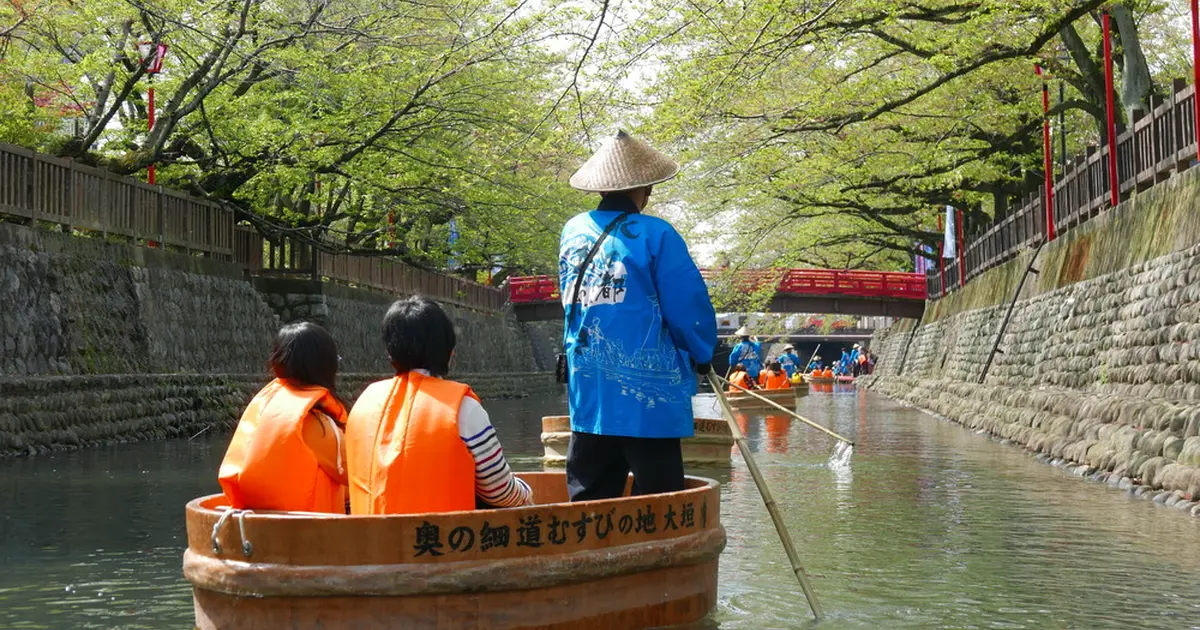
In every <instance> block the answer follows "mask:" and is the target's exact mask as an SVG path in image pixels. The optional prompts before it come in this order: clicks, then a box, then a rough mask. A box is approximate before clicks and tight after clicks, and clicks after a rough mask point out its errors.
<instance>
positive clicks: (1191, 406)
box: [866, 173, 1200, 513]
mask: <svg viewBox="0 0 1200 630" xmlns="http://www.w3.org/2000/svg"><path fill="white" fill-rule="evenodd" d="M1176 179H1177V181H1174V182H1172V183H1169V184H1167V185H1165V186H1163V187H1160V188H1161V190H1159V189H1156V190H1158V192H1157V193H1156V196H1150V195H1143V196H1141V197H1139V198H1138V199H1137V200H1136V201H1137V203H1134V204H1125V205H1124V206H1123V207H1121V208H1118V209H1116V210H1114V211H1111V212H1110V213H1109V216H1105V217H1103V218H1101V219H1097V220H1095V221H1094V223H1093V224H1090V225H1087V226H1084V227H1083V228H1081V229H1078V230H1076V231H1075V232H1074V233H1070V234H1068V236H1067V238H1064V239H1060V240H1058V241H1055V242H1054V243H1051V244H1049V245H1047V246H1046V248H1045V251H1043V252H1042V253H1041V255H1040V256H1039V258H1038V260H1037V263H1036V266H1037V267H1039V268H1040V269H1041V276H1040V277H1039V278H1037V279H1036V280H1035V281H1034V282H1033V283H1031V285H1030V286H1029V287H1027V288H1026V289H1025V290H1024V291H1022V294H1021V297H1020V299H1019V300H1018V301H1017V303H1016V306H1015V308H1014V310H1013V316H1012V320H1011V322H1010V324H1009V326H1008V329H1007V330H1006V332H1005V335H1004V338H1003V340H1002V342H1001V344H1000V349H1001V351H1002V353H999V354H997V355H996V357H995V360H994V362H993V364H992V366H991V369H990V370H989V371H988V372H987V375H986V379H984V380H983V383H982V384H981V383H979V382H978V381H979V378H980V375H981V374H983V370H984V366H985V364H986V362H987V358H988V354H989V353H990V351H991V348H992V345H993V343H994V340H995V338H996V335H997V333H998V332H999V327H1000V324H1001V321H1002V320H1003V317H1004V313H1005V311H1006V310H1007V308H1008V304H1007V300H1006V296H1008V299H1011V294H1012V291H1013V290H1014V289H1015V286H1016V285H1015V279H1016V278H1018V277H1019V274H1020V273H1022V272H1023V271H1024V268H1025V264H1026V263H1027V262H1028V256H1029V255H1031V254H1027V255H1026V256H1025V257H1023V258H1022V259H1019V260H1017V261H1013V262H1010V263H1008V264H1007V265H1004V266H1002V267H1000V268H998V269H995V270H993V271H989V272H988V273H986V274H984V275H982V276H980V277H979V278H976V279H975V280H973V281H972V282H971V283H970V284H968V287H967V289H968V290H969V292H968V291H966V290H964V291H962V292H960V293H961V294H957V295H956V294H952V295H951V296H950V297H948V298H945V299H943V300H939V303H934V304H933V305H931V306H930V308H928V309H927V315H928V316H929V319H930V320H931V321H930V322H929V323H926V324H924V325H922V326H921V327H920V328H918V329H917V330H916V331H915V334H913V328H912V323H911V322H910V323H908V324H906V325H897V326H893V327H891V328H889V329H886V330H884V331H881V332H879V333H878V334H877V335H876V337H875V339H874V340H873V342H872V348H873V349H874V350H875V351H876V353H877V354H878V355H879V356H880V363H879V366H878V369H877V371H876V374H875V376H874V377H872V378H871V379H870V380H867V381H866V386H867V387H870V388H873V389H876V390H878V391H881V392H883V393H886V394H888V395H890V396H892V397H895V398H899V399H902V400H905V401H908V402H910V403H913V404H915V405H917V406H920V407H923V408H926V409H929V410H931V411H933V412H935V413H937V414H939V415H942V416H944V417H947V418H950V419H952V420H954V421H956V422H959V423H962V424H963V425H965V426H967V427H970V428H972V429H977V430H983V431H986V432H987V433H989V434H991V435H993V436H996V437H997V438H1000V439H1003V440H1007V441H1011V442H1013V443H1016V444H1020V445H1023V446H1025V447H1026V448H1028V449H1030V450H1032V451H1035V452H1037V453H1039V454H1040V455H1041V456H1042V457H1044V458H1046V459H1048V460H1052V461H1054V462H1056V463H1059V464H1061V465H1064V466H1072V467H1074V470H1075V471H1076V472H1077V473H1078V474H1080V475H1087V476H1090V477H1093V478H1095V479H1097V480H1103V481H1106V482H1108V483H1110V484H1112V485H1114V486H1123V487H1126V488H1128V489H1130V490H1131V491H1134V492H1135V493H1137V494H1139V495H1141V496H1146V497H1152V498H1155V499H1156V500H1159V501H1161V502H1167V503H1171V504H1172V505H1175V506H1177V507H1180V508H1181V509H1193V508H1195V509H1196V511H1197V512H1198V513H1200V507H1198V506H1197V505H1196V503H1194V502H1195V501H1196V500H1200V245H1195V244H1191V245H1187V244H1186V243H1184V242H1182V241H1179V240H1178V239H1176V238H1175V237H1176V236H1177V235H1178V234H1179V233H1185V234H1196V235H1197V236H1198V237H1200V230H1197V229H1196V226H1198V225H1200V216H1197V213H1195V212H1194V211H1190V212H1187V213H1183V212H1182V210H1181V209H1184V208H1188V207H1191V205H1192V204H1194V202H1196V201H1200V192H1197V186H1196V181H1197V180H1196V177H1195V174H1194V173H1189V174H1185V175H1184V176H1180V177H1177V178H1176ZM1153 201H1157V202H1158V203H1157V205H1156V204H1154V203H1151V202H1153ZM1164 226H1165V227H1164ZM1167 228H1171V229H1167ZM1155 231H1160V232H1161V234H1160V235H1161V238H1160V239H1159V241H1158V242H1157V243H1156V244H1155V245H1154V246H1153V247H1151V246H1148V245H1145V243H1144V242H1143V240H1142V239H1141V238H1140V237H1139V236H1138V235H1139V234H1144V233H1146V232H1155ZM1122 240H1123V241H1125V242H1127V243H1128V246H1127V247H1123V248H1122V247H1116V246H1115V244H1116V243H1117V242H1120V241H1122ZM1197 240H1198V241H1200V238H1198V239H1197ZM1098 243H1106V244H1111V246H1108V245H1106V246H1104V247H1097V244H1098ZM1163 243H1174V244H1173V245H1172V246H1171V248H1170V251H1166V252H1165V253H1164V252H1163V251H1162V248H1163V247H1164V245H1163ZM1139 248H1140V251H1141V252H1142V255H1141V256H1131V254H1130V250H1131V249H1133V250H1138V249H1139ZM1114 260H1115V261H1116V262H1113V261H1114ZM910 339H911V344H910ZM901 367H903V369H901Z"/></svg>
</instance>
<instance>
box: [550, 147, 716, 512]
mask: <svg viewBox="0 0 1200 630" xmlns="http://www.w3.org/2000/svg"><path fill="white" fill-rule="evenodd" d="M678 173H679V164H677V163H676V162H675V161H674V160H672V159H671V158H669V157H667V156H666V155H665V154H663V153H662V152H660V151H658V150H656V149H654V148H652V147H651V146H650V145H649V144H647V143H646V142H644V141H642V140H639V139H637V138H634V137H633V136H631V135H629V134H628V133H626V132H624V131H618V132H617V133H616V134H614V135H613V136H611V137H610V138H608V139H607V140H606V141H605V143H604V145H603V146H602V147H601V148H600V149H599V150H598V151H597V152H596V153H595V155H593V156H592V157H590V158H589V159H588V160H587V161H586V162H584V164H583V166H581V167H580V168H579V170H578V171H576V172H575V174H574V175H572V176H571V180H570V183H571V186H572V187H573V188H576V189H579V190H582V191H586V192H594V193H600V196H601V197H602V199H600V200H599V203H598V205H597V206H596V209H595V210H591V211H588V212H583V213H581V214H578V215H576V216H575V217H573V218H572V219H570V220H569V221H567V224H566V225H565V226H564V227H563V231H562V238H561V241H560V244H559V270H560V271H559V274H560V276H559V287H560V290H561V295H562V299H563V305H564V314H565V319H564V329H565V330H564V335H563V337H564V357H565V360H566V373H567V374H569V375H570V376H569V378H568V379H567V380H568V382H567V398H568V401H569V403H570V410H571V442H570V444H569V445H568V447H567V491H568V494H569V495H570V497H571V500H572V501H585V500H592V499H604V498H611V497H616V496H620V495H621V494H623V493H624V491H625V485H626V479H627V477H628V475H629V473H630V472H632V473H633V476H634V485H633V487H634V489H635V492H637V493H641V494H649V493H657V492H673V491H678V490H682V489H683V459H682V450H681V447H680V442H679V440H680V439H681V438H685V437H691V436H692V435H693V418H692V415H693V414H692V402H691V401H692V396H693V395H694V394H695V393H696V379H695V378H694V377H691V376H690V375H691V373H692V371H693V367H692V365H690V364H689V361H688V359H690V360H691V362H694V364H695V367H694V370H695V371H696V372H699V373H701V374H706V373H707V372H708V371H709V369H710V363H711V362H712V354H713V349H714V347H715V346H716V343H717V318H716V313H715V312H714V311H713V307H712V301H711V300H710V298H709V295H708V287H707V286H706V285H705V283H704V278H703V277H702V276H701V275H700V271H699V269H697V267H696V264H695V261H693V260H692V258H691V256H690V254H688V250H687V244H686V243H685V242H684V240H683V238H682V237H681V236H680V235H679V233H678V232H677V231H675V229H674V228H673V227H671V225H670V223H668V222H667V221H665V220H663V219H661V218H658V217H651V216H645V215H643V214H642V210H644V209H645V207H646V204H647V202H648V201H649V200H650V192H651V190H652V188H653V186H654V185H655V184H658V183H660V182H664V181H667V180H668V179H671V178H672V177H675V176H676V175H677V174H678ZM589 252H590V253H591V255H592V257H591V258H589V256H588V255H587V254H588V253H589ZM605 268H606V269H608V271H605V272H602V273H601V272H600V271H601V270H602V269H605ZM575 295H578V296H579V299H578V302H576V300H575ZM639 349H642V350H646V351H648V352H647V354H648V355H651V356H654V357H660V358H661V359H658V360H656V361H657V362H656V364H655V367H654V370H633V369H631V367H630V365H631V359H630V358H629V355H630V354H631V353H633V352H635V351H637V350H639Z"/></svg>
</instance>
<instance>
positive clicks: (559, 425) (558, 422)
mask: <svg viewBox="0 0 1200 630" xmlns="http://www.w3.org/2000/svg"><path fill="white" fill-rule="evenodd" d="M692 430H693V431H694V432H695V436H696V437H699V436H700V435H706V434H721V435H732V434H731V433H730V432H729V425H728V424H726V423H725V420H724V419H722V418H692ZM570 432H571V416H542V435H545V434H547V433H568V434H569V433H570ZM684 439H688V438H684Z"/></svg>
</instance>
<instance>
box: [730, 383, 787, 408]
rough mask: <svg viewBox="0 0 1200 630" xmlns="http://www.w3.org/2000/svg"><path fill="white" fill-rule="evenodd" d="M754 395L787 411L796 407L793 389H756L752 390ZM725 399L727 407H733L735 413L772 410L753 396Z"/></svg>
mask: <svg viewBox="0 0 1200 630" xmlns="http://www.w3.org/2000/svg"><path fill="white" fill-rule="evenodd" d="M754 393H755V394H758V395H759V396H762V397H763V398H766V399H767V400H770V401H771V402H773V403H775V404H777V405H783V406H784V407H787V408H788V409H791V408H793V407H795V406H796V391H795V388H792V387H789V388H787V389H756V390H754ZM726 397H727V398H728V399H729V406H730V407H733V409H734V410H735V411H745V410H750V409H773V407H771V405H768V404H767V403H765V402H763V401H762V400H760V399H758V398H756V397H754V396H751V395H750V394H743V393H737V394H728V395H727V396H726Z"/></svg>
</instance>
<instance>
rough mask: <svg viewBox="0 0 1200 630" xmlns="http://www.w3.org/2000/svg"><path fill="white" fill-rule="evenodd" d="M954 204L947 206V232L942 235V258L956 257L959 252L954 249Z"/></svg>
mask: <svg viewBox="0 0 1200 630" xmlns="http://www.w3.org/2000/svg"><path fill="white" fill-rule="evenodd" d="M954 234H955V231H954V206H946V233H945V234H943V235H942V258H954V257H956V256H957V255H958V253H957V252H956V251H955V249H954V244H955V242H956V239H955V238H954Z"/></svg>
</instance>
